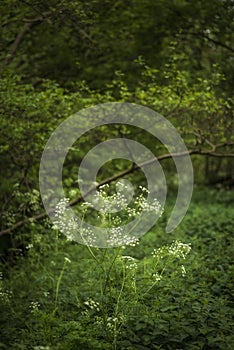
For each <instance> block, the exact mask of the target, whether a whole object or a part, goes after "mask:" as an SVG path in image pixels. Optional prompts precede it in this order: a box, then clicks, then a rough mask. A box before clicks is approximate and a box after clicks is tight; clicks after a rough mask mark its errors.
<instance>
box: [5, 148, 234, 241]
mask: <svg viewBox="0 0 234 350" xmlns="http://www.w3.org/2000/svg"><path fill="white" fill-rule="evenodd" d="M233 144H234V142H231V143H228V144H227V143H222V144H219V145H217V146H216V147H215V148H220V147H223V146H227V145H233ZM187 155H202V156H209V157H230V158H234V153H222V152H221V153H218V152H215V151H213V150H210V151H203V150H201V149H193V150H189V151H188V152H181V153H166V154H163V155H161V156H158V157H157V158H153V159H150V160H148V161H146V162H144V163H142V164H140V165H136V166H135V167H130V168H129V169H126V170H123V171H121V172H119V173H118V174H116V175H113V176H111V177H109V178H107V179H105V180H103V181H101V182H99V183H98V184H97V185H96V186H95V187H94V188H91V189H90V190H89V191H88V192H87V193H86V195H88V194H89V193H91V192H92V191H93V190H94V189H95V188H99V187H100V186H103V185H106V184H110V183H111V182H113V181H116V180H118V179H120V178H122V177H124V176H126V175H129V174H132V173H134V172H135V171H137V170H138V169H140V168H141V167H144V166H147V165H150V164H152V163H154V162H155V160H156V159H157V161H159V162H160V161H163V160H165V159H170V158H172V157H173V158H174V157H184V156H187ZM82 200H83V197H82V196H79V197H77V198H75V199H73V200H71V201H70V203H69V206H71V207H73V206H75V205H76V204H78V203H80V202H82ZM50 213H54V210H53V209H51V211H50ZM47 216H48V214H47V212H43V213H40V214H37V215H35V216H33V217H31V218H26V219H24V220H20V221H18V222H17V223H16V224H14V225H12V226H11V227H9V228H6V229H4V230H2V231H0V236H3V235H5V234H11V233H12V232H13V231H15V230H16V229H17V228H20V227H22V226H24V225H26V224H30V223H32V222H35V221H40V220H42V219H45V218H46V217H47Z"/></svg>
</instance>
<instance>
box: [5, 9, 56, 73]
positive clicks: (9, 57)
mask: <svg viewBox="0 0 234 350" xmlns="http://www.w3.org/2000/svg"><path fill="white" fill-rule="evenodd" d="M50 14H51V12H45V13H43V14H42V15H41V16H39V17H36V18H24V19H23V22H24V25H23V27H22V29H21V31H20V32H19V33H18V34H17V36H16V38H15V41H14V42H13V44H12V45H11V48H10V50H9V52H8V54H7V56H6V57H5V59H4V61H3V63H2V69H4V68H5V67H6V66H7V65H8V64H9V63H10V61H11V60H12V58H13V57H14V55H15V53H16V51H17V49H18V47H19V46H20V44H21V42H22V41H23V39H24V38H25V35H26V34H27V32H28V31H29V30H30V28H31V27H32V26H33V25H35V24H38V23H40V22H42V21H43V20H44V19H45V18H46V16H48V15H50Z"/></svg>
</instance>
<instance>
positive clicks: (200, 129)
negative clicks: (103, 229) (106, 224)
mask: <svg viewBox="0 0 234 350" xmlns="http://www.w3.org/2000/svg"><path fill="white" fill-rule="evenodd" d="M0 16H1V20H2V21H1V22H2V24H1V42H0V49H1V50H0V60H1V63H0V128H1V135H0V171H1V173H0V218H1V219H0V227H1V229H0V258H1V260H0V261H1V263H0V264H1V265H0V312H1V317H0V349H14V350H17V349H22V350H24V349H25V350H26V349H32V350H43V349H44V350H46V349H47V350H73V349H81V350H82V349H84V350H86V349H90V350H92V349H100V350H102V349H120V350H121V349H123V350H124V349H125V350H133V349H138V350H144V349H162V350H182V349H184V350H208V349H210V350H224V349H225V350H229V349H230V350H232V349H233V344H234V338H233V331H232V329H233V306H234V305H233V276H234V271H233V266H232V260H233V247H234V241H233V226H234V225H233V224H234V219H233V209H232V208H233V201H234V200H233V190H232V187H233V184H234V179H233V169H234V162H233V159H234V152H233V145H234V138H233V137H234V134H233V127H234V116H233V104H234V103H233V91H234V81H233V78H234V65H233V54H234V45H233V39H234V34H233V33H234V21H233V18H234V6H233V0H207V1H205V0H196V1H190V0H153V1H152V0H142V1H140V0H118V1H112V0H103V1H100V0H89V1H81V0H72V1H70V0H62V1H56V0H49V1H48V0H47V1H45V0H32V1H28V0H22V1H19V0H3V1H1V3H0ZM105 102H131V103H137V104H139V105H143V106H146V107H149V108H152V109H153V110H154V111H156V112H158V113H160V114H161V115H163V116H165V117H166V118H167V119H168V120H169V121H170V122H171V123H172V124H173V125H174V126H175V127H176V129H177V130H178V132H179V133H180V135H181V136H182V138H183V140H184V142H185V144H186V146H187V147H188V149H189V151H190V153H191V158H192V162H193V166H194V177H195V184H196V186H195V191H194V197H193V200H192V202H191V205H190V209H189V211H188V214H187V216H186V217H185V218H184V220H183V222H182V223H181V225H180V226H179V227H178V228H177V229H176V230H175V231H174V232H173V233H171V234H166V233H165V226H166V223H167V221H168V218H169V217H170V213H171V210H172V207H173V204H174V203H175V195H176V193H177V188H178V178H177V172H176V168H175V165H174V163H173V160H172V159H170V158H168V159H165V160H163V161H162V162H161V165H162V167H163V171H164V173H165V175H166V179H167V188H168V197H167V203H166V207H165V210H164V213H163V215H162V217H161V218H160V220H159V223H158V224H157V226H155V227H154V228H153V229H152V230H151V231H150V232H148V233H147V234H146V235H145V236H143V237H142V238H141V240H140V242H139V244H138V245H136V246H131V245H130V246H126V247H121V248H113V249H95V248H91V247H87V246H82V245H79V244H77V243H75V242H71V241H68V240H67V239H66V238H65V235H63V234H62V233H61V232H59V231H58V230H57V229H55V228H54V227H52V225H51V222H50V221H49V219H48V218H47V216H46V215H44V214H43V212H44V208H43V205H42V202H41V198H40V193H39V184H38V178H39V176H38V171H39V166H40V160H41V156H42V152H43V149H44V147H45V145H46V142H47V140H48V138H49V137H50V135H51V134H52V132H53V131H54V130H55V129H56V128H57V127H58V126H59V125H60V124H61V122H63V121H64V120H65V119H66V118H68V117H69V116H70V115H72V114H73V113H76V112H78V111H80V110H81V109H83V108H86V107H90V106H94V105H96V104H100V103H105ZM119 137H126V138H129V139H133V140H135V141H138V142H140V143H141V144H143V145H144V146H146V147H147V148H148V149H150V151H151V152H152V153H153V154H154V155H155V156H156V157H160V156H163V155H165V154H166V153H167V152H168V150H167V148H166V147H165V146H164V145H162V144H161V143H160V142H159V141H158V140H156V139H155V138H154V137H153V136H152V135H151V134H149V133H148V132H146V131H143V130H139V128H135V127H132V126H131V127H130V126H129V125H119V124H113V125H112V126H110V125H102V126H100V127H98V128H95V129H94V130H91V131H90V132H87V133H86V134H84V135H82V137H80V138H79V140H77V142H75V143H74V144H73V147H71V149H70V150H69V152H68V154H67V157H66V160H65V163H64V168H63V185H64V191H65V193H66V196H67V197H68V198H70V199H71V200H74V199H76V198H77V197H78V196H79V195H80V190H79V188H78V185H77V173H78V168H79V164H80V163H81V161H82V159H83V157H84V156H85V155H86V154H87V152H88V151H89V150H91V149H92V148H93V147H94V146H96V145H98V144H99V143H101V142H103V141H106V140H108V139H111V138H119ZM130 163H131V162H129V161H126V160H124V159H117V160H116V159H115V160H114V161H111V162H108V163H107V164H105V165H104V166H103V167H102V168H101V169H100V171H99V173H98V176H97V181H98V182H100V181H104V180H106V179H108V178H110V177H111V176H113V175H116V174H117V173H119V172H120V173H121V172H123V171H125V170H126V169H131V168H132V164H130ZM125 178H126V179H127V180H129V181H131V183H132V184H133V186H134V188H139V185H143V186H146V179H145V176H144V174H143V172H142V171H140V170H138V171H135V172H131V171H130V172H129V174H128V175H127V176H125ZM132 209H133V210H134V205H133V208H132ZM135 209H136V208H135ZM74 210H76V212H77V213H79V212H80V210H81V208H80V206H79V205H77V206H75V209H74ZM88 214H89V212H88ZM92 220H93V221H95V220H96V217H93V216H91V221H92ZM112 221H113V220H112ZM123 221H124V220H123ZM190 247H191V251H190V252H189V250H190ZM188 253H189V254H188Z"/></svg>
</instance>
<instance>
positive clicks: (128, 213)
mask: <svg viewBox="0 0 234 350" xmlns="http://www.w3.org/2000/svg"><path fill="white" fill-rule="evenodd" d="M139 189H140V191H141V193H140V195H139V196H138V197H136V198H135V200H134V201H133V203H132V205H131V206H128V205H127V204H128V201H127V198H128V193H127V192H128V191H129V188H128V186H126V185H125V184H124V183H121V182H120V183H118V192H117V193H114V194H112V195H109V193H110V188H109V185H103V186H101V187H100V188H99V191H98V192H97V194H96V195H95V197H94V203H89V202H84V203H83V204H82V209H83V212H85V213H87V210H88V208H91V209H92V208H94V209H95V208H97V209H98V210H99V211H100V212H101V217H100V216H99V217H98V218H99V219H100V227H104V228H105V229H106V232H107V235H108V237H106V238H105V240H106V241H105V244H106V245H107V246H112V247H113V246H127V245H132V246H135V245H136V244H137V243H138V238H136V237H135V236H134V232H133V233H132V234H130V232H126V228H125V225H126V224H128V223H129V221H131V219H132V218H135V217H137V216H138V215H140V214H141V213H146V212H153V213H155V214H157V215H161V213H162V208H161V205H160V203H159V202H158V200H157V199H154V200H153V201H150V202H149V201H147V199H146V198H145V194H146V193H149V191H148V190H147V189H146V188H144V187H142V186H140V187H139ZM124 193H126V195H125V194H124ZM96 204H97V205H96ZM116 212H120V213H119V214H116ZM55 217H56V220H55V226H54V227H55V228H56V229H59V230H60V231H61V232H63V233H64V234H65V235H66V237H67V239H69V240H77V237H79V238H82V240H83V242H84V243H85V244H86V245H89V246H95V245H96V242H97V239H98V238H97V232H95V228H94V229H93V230H92V229H91V228H89V227H87V226H86V225H83V224H82V222H83V221H82V220H79V219H78V218H77V217H76V216H75V214H74V213H73V212H72V211H71V210H69V199H68V198H64V199H62V200H61V201H60V202H59V203H58V205H57V207H56V211H55ZM91 218H92V216H91ZM94 227H95V226H94ZM93 231H94V232H93Z"/></svg>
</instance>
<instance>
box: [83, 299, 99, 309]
mask: <svg viewBox="0 0 234 350" xmlns="http://www.w3.org/2000/svg"><path fill="white" fill-rule="evenodd" d="M84 305H86V306H87V307H88V308H89V309H91V310H96V311H100V304H99V303H98V302H97V301H94V300H93V299H91V298H89V299H88V300H86V301H85V302H84Z"/></svg>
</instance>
